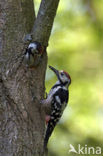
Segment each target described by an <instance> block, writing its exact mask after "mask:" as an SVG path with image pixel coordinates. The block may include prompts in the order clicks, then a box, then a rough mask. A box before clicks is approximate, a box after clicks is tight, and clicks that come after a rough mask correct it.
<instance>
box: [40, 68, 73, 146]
mask: <svg viewBox="0 0 103 156" xmlns="http://www.w3.org/2000/svg"><path fill="white" fill-rule="evenodd" d="M49 68H50V69H51V70H52V71H53V72H54V73H55V74H56V76H57V78H58V81H57V82H56V83H55V85H54V86H53V87H52V88H51V90H50V92H49V94H48V96H47V98H46V99H44V100H42V103H44V104H45V103H46V104H50V105H51V111H50V114H49V115H47V117H46V123H47V129H46V134H45V138H44V149H47V143H48V140H49V137H50V136H51V134H52V132H53V130H54V128H55V126H56V124H57V122H58V121H59V120H60V118H61V116H62V114H63V111H64V109H65V107H66V105H67V103H68V99H69V92H68V87H69V85H70V84H71V78H70V76H69V74H68V73H67V72H65V71H58V70H57V69H55V68H54V67H52V66H49Z"/></svg>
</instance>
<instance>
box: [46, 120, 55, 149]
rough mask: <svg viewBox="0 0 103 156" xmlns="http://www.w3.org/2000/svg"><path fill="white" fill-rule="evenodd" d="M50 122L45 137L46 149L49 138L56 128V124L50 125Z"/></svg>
mask: <svg viewBox="0 0 103 156" xmlns="http://www.w3.org/2000/svg"><path fill="white" fill-rule="evenodd" d="M49 124H50V123H48V126H47V130H46V135H45V138H44V149H46V148H47V144H48V140H49V137H50V136H51V134H52V132H53V129H54V126H51V125H50V126H49Z"/></svg>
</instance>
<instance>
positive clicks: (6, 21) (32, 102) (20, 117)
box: [0, 0, 59, 156]
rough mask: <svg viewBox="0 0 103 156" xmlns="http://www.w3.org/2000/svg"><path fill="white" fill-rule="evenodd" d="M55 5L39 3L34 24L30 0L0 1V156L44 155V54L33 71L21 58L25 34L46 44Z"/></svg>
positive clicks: (45, 64)
mask: <svg viewBox="0 0 103 156" xmlns="http://www.w3.org/2000/svg"><path fill="white" fill-rule="evenodd" d="M58 2H59V0H55V2H54V0H49V1H48V0H42V2H41V6H40V9H39V13H38V16H37V19H36V21H35V13H34V6H33V1H32V0H8V1H7V0H0V156H43V155H44V152H43V142H44V133H45V121H44V112H43V111H42V110H41V104H40V100H41V99H43V97H44V93H45V71H46V66H47V53H45V54H44V55H43V58H42V61H41V63H40V65H39V66H38V67H37V68H35V69H30V68H26V67H25V65H23V63H22V56H23V53H24V51H25V48H26V46H27V44H25V43H24V38H25V35H26V34H29V33H31V30H33V31H32V34H33V39H34V40H36V41H39V42H41V43H42V45H43V46H47V45H48V40H49V36H50V32H51V28H52V24H53V20H54V17H55V14H56V9H57V6H58ZM34 21H35V24H34ZM47 23H48V24H47ZM33 25H34V26H33ZM32 28H33V29H32Z"/></svg>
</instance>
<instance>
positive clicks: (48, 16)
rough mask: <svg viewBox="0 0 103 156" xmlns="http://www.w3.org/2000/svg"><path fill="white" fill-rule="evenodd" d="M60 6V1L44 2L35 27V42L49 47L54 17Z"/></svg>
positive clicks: (46, 0) (45, 0)
mask: <svg viewBox="0 0 103 156" xmlns="http://www.w3.org/2000/svg"><path fill="white" fill-rule="evenodd" d="M58 4H59V0H49V1H48V0H42V2H41V4H40V8H39V12H38V15H37V19H36V20H35V23H34V27H33V31H32V33H33V40H36V41H38V42H40V43H42V44H43V45H44V46H47V45H48V40H49V37H50V33H51V29H52V25H53V21H54V17H55V15H56V10H57V7H58Z"/></svg>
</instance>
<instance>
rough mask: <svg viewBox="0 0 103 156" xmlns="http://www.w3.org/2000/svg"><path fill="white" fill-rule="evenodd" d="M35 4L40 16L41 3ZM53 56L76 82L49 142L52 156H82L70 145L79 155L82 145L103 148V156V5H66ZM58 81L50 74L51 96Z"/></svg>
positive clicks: (71, 1)
mask: <svg viewBox="0 0 103 156" xmlns="http://www.w3.org/2000/svg"><path fill="white" fill-rule="evenodd" d="M35 2H36V3H35V4H36V5H35V7H36V12H37V10H38V7H39V3H40V0H35ZM47 51H48V64H49V65H52V66H54V67H55V68H57V69H59V70H61V69H63V70H65V71H67V72H68V73H69V74H70V75H71V78H72V84H71V86H70V88H69V91H70V98H69V104H68V106H67V108H66V110H65V112H64V114H63V116H62V119H61V121H60V122H59V124H58V125H57V126H56V128H55V131H54V132H53V134H52V136H51V138H50V140H49V144H48V148H49V156H73V155H77V154H73V153H68V151H69V145H70V144H72V145H73V146H74V147H75V148H76V149H77V147H78V144H81V146H85V145H87V146H88V147H90V146H93V147H97V146H100V147H101V148H102V154H101V155H103V0H61V1H60V4H59V8H58V11H57V15H56V18H55V21H54V25H53V29H52V33H51V37H50V41H49V47H48V49H47ZM55 81H56V76H55V75H54V73H53V72H52V71H50V70H49V69H47V75H46V91H47V92H49V90H50V88H51V86H52V85H53V84H54V83H55ZM90 155H92V154H90ZM94 155H96V154H94ZM85 156H86V154H85Z"/></svg>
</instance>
